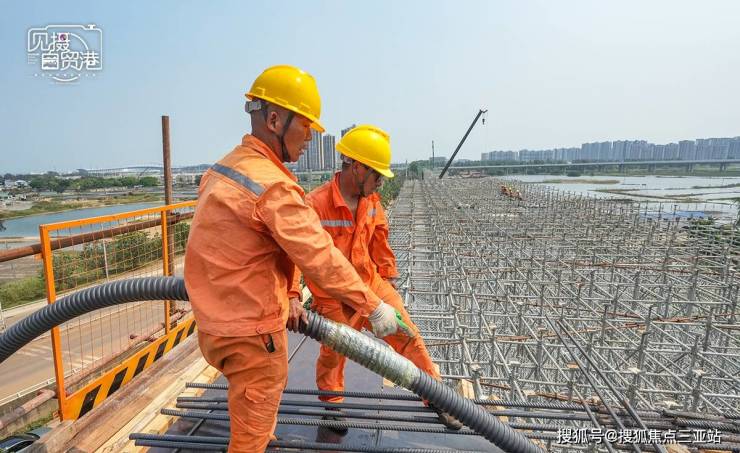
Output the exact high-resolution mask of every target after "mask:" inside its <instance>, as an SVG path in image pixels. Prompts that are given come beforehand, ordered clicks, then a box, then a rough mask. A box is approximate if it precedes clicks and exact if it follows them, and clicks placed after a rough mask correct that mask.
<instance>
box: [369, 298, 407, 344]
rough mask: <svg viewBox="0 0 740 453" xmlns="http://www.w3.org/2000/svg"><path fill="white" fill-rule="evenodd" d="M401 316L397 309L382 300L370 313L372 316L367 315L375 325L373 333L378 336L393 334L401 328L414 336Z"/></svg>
mask: <svg viewBox="0 0 740 453" xmlns="http://www.w3.org/2000/svg"><path fill="white" fill-rule="evenodd" d="M400 318H401V315H400V314H399V313H398V312H397V311H396V309H395V308H393V307H391V306H390V305H388V304H386V303H385V302H383V301H382V300H381V301H380V305H378V308H376V309H375V310H373V312H372V313H370V316H368V317H367V319H368V321H370V324H372V326H373V333H374V334H375V336H376V337H378V338H384V337H387V336H388V335H393V334H394V333H396V332H398V331H399V330H401V331H402V332H403V333H405V334H406V335H408V336H409V337H413V336H414V334H413V332H411V331H409V329H408V327H406V325H405V324H402V323H401V322H400Z"/></svg>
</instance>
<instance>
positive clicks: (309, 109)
mask: <svg viewBox="0 0 740 453" xmlns="http://www.w3.org/2000/svg"><path fill="white" fill-rule="evenodd" d="M245 96H247V98H248V99H249V100H253V99H254V98H257V99H263V100H265V101H267V102H271V103H273V104H275V105H279V106H280V107H284V108H286V109H288V110H290V111H292V112H295V113H297V114H299V115H303V116H305V117H306V118H308V119H309V120H311V127H312V128H313V129H316V130H317V131H319V132H324V126H322V125H321V123H320V122H319V117H320V116H321V96H320V95H319V89H318V87H317V86H316V80H314V78H313V76H312V75H311V74H309V73H307V72H305V71H302V70H301V69H299V68H296V67H295V66H289V65H280V66H273V67H270V68H267V69H265V70H264V71H263V72H262V74H260V75H259V77H257V79H256V80H255V81H254V83H253V84H252V88H250V89H249V92H248V93H247V94H246V95H245Z"/></svg>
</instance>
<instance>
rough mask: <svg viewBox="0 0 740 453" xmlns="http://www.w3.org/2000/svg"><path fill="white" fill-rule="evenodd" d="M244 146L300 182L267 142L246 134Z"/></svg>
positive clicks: (243, 139)
mask: <svg viewBox="0 0 740 453" xmlns="http://www.w3.org/2000/svg"><path fill="white" fill-rule="evenodd" d="M242 146H243V147H245V148H249V149H251V150H252V151H256V152H258V153H259V154H262V155H263V156H265V157H266V158H268V159H270V160H271V161H272V162H273V163H274V164H275V165H276V166H277V168H279V169H280V170H281V171H282V172H283V173H285V174H286V175H287V176H288V177H289V178H290V179H292V180H293V181H298V178H296V176H295V175H294V174H293V173H292V172H291V171H290V170H288V168H287V167H286V166H285V164H283V163H282V162H280V160H279V159H278V158H277V156H276V155H275V153H274V152H272V149H270V147H269V146H267V144H265V142H263V141H262V140H260V139H258V138H257V137H255V136H254V135H251V134H246V135H244V137H242ZM340 196H341V195H340Z"/></svg>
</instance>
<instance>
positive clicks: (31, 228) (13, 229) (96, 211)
mask: <svg viewBox="0 0 740 453" xmlns="http://www.w3.org/2000/svg"><path fill="white" fill-rule="evenodd" d="M161 204H162V203H156V202H155V203H131V204H121V205H115V206H104V207H101V208H86V209H75V210H71V211H64V212H55V213H51V214H38V215H32V216H26V217H18V218H15V219H7V220H5V221H4V225H5V230H3V231H0V238H8V237H21V238H28V237H34V238H37V239H38V237H39V225H43V224H46V223H55V222H64V221H67V220H76V219H84V218H88V217H97V216H101V215H108V214H118V213H121V212H128V211H136V210H138V209H146V208H151V207H153V206H160V205H161Z"/></svg>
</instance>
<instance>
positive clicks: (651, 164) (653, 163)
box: [450, 159, 740, 171]
mask: <svg viewBox="0 0 740 453" xmlns="http://www.w3.org/2000/svg"><path fill="white" fill-rule="evenodd" d="M730 164H740V159H711V160H631V161H625V162H614V161H612V162H574V163H558V164H554V163H551V164H498V165H469V166H466V165H454V164H453V165H452V166H451V167H450V170H452V169H454V170H468V169H469V170H475V169H483V168H600V167H619V170H620V171H621V170H622V169H623V168H624V167H645V166H647V167H648V168H649V169H654V168H655V167H657V166H682V167H686V168H687V170H689V171H691V170H692V169H693V168H694V166H695V165H718V166H719V169H720V171H725V170H727V166H728V165H730Z"/></svg>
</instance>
